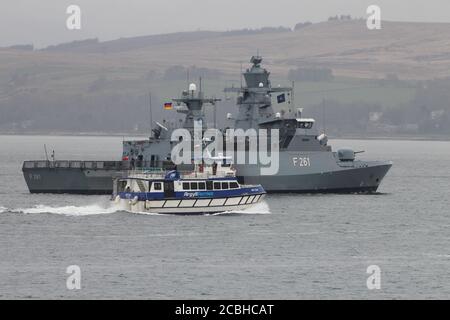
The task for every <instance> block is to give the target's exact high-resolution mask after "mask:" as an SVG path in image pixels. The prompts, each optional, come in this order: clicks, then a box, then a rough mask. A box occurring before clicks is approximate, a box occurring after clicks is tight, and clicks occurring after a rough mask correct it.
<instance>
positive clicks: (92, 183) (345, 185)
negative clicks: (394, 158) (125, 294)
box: [23, 162, 392, 195]
mask: <svg viewBox="0 0 450 320" xmlns="http://www.w3.org/2000/svg"><path fill="white" fill-rule="evenodd" d="M391 166H392V164H390V163H388V162H385V163H384V162H374V163H369V164H367V163H366V166H365V167H359V168H358V167H344V168H339V169H337V170H333V171H326V172H304V173H302V172H293V171H287V172H286V170H280V172H279V174H277V175H270V176H263V175H257V174H255V172H256V171H259V167H256V166H255V167H252V166H251V165H247V166H245V167H242V166H241V167H239V166H238V168H237V172H238V180H239V181H240V182H241V183H243V184H261V185H262V186H263V187H264V189H265V190H266V192H268V193H367V192H376V191H377V189H378V186H379V185H380V183H381V181H382V180H383V178H384V176H385V175H386V173H387V172H388V171H389V169H390V168H391ZM124 173H125V171H123V170H105V169H85V168H49V167H44V168H23V174H24V178H25V181H26V183H27V186H28V189H29V191H30V192H31V193H68V194H91V195H95V194H112V192H113V179H114V178H117V177H122V176H123V174H124Z"/></svg>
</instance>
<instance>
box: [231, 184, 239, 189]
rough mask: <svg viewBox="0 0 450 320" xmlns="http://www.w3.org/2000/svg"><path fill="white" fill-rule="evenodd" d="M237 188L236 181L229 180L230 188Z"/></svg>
mask: <svg viewBox="0 0 450 320" xmlns="http://www.w3.org/2000/svg"><path fill="white" fill-rule="evenodd" d="M237 188H239V186H238V184H237V182H230V189H237Z"/></svg>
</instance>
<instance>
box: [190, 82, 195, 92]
mask: <svg viewBox="0 0 450 320" xmlns="http://www.w3.org/2000/svg"><path fill="white" fill-rule="evenodd" d="M189 91H197V85H196V84H195V83H191V84H190V85H189Z"/></svg>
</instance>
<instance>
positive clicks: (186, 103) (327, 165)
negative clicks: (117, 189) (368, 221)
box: [22, 56, 392, 194]
mask: <svg viewBox="0 0 450 320" xmlns="http://www.w3.org/2000/svg"><path fill="white" fill-rule="evenodd" d="M250 62H251V66H250V68H249V69H247V70H246V71H245V72H244V73H243V77H244V79H245V85H241V87H239V88H227V89H225V92H234V93H237V95H238V96H237V106H238V112H237V114H236V116H233V115H232V114H229V119H230V120H232V121H234V124H233V127H234V128H241V129H243V130H248V129H251V128H253V129H278V130H279V170H278V172H277V173H276V174H273V175H261V166H260V165H259V164H236V170H237V177H238V179H239V181H240V182H241V183H245V184H261V185H262V186H263V187H264V189H265V190H266V191H267V192H272V193H274V192H295V193H317V192H319V193H348V192H375V191H376V190H377V189H378V187H379V185H380V183H381V181H382V179H383V178H384V176H385V175H386V173H387V172H388V171H389V169H390V168H391V166H392V163H391V162H389V161H363V160H358V159H357V158H356V156H357V153H358V152H355V151H353V150H351V149H341V150H337V151H333V150H332V148H331V146H329V145H328V138H327V136H326V135H325V133H320V132H319V131H318V129H317V128H316V123H315V121H314V119H309V118H303V115H302V113H303V112H302V109H301V108H296V107H295V106H294V99H293V95H294V91H293V88H292V87H272V85H271V82H270V79H269V76H270V72H268V71H267V70H266V69H264V68H263V67H262V66H261V64H262V57H260V56H253V57H252V58H251V61H250ZM200 88H201V86H200ZM173 101H174V102H175V103H176V104H177V106H176V107H175V110H176V111H177V112H179V113H183V114H185V120H184V123H183V127H184V128H185V129H188V130H189V131H192V130H193V128H194V122H196V121H197V122H198V121H200V122H203V123H206V121H204V120H205V114H204V105H205V104H213V105H214V106H215V104H216V102H217V101H218V99H213V98H205V97H204V94H203V92H202V91H201V89H200V90H199V91H197V90H196V87H195V85H193V86H190V88H189V89H188V90H185V91H183V93H182V95H181V97H180V98H177V99H173ZM173 129H174V128H169V127H168V125H167V124H166V123H159V122H156V127H155V129H152V136H151V137H150V138H148V139H145V140H130V141H123V154H122V159H121V160H119V161H73V160H58V161H57V160H54V159H52V160H46V161H25V162H24V164H23V167H22V170H23V174H24V177H25V180H26V183H27V185H28V188H29V190H30V192H32V193H82V194H111V193H112V189H113V182H112V181H113V179H115V178H118V177H123V176H124V175H126V172H128V170H130V169H133V168H135V167H140V168H161V167H162V168H167V169H170V168H173V163H172V161H171V158H170V154H171V150H172V147H173V146H174V144H176V143H178V141H172V140H171V131H172V130H173Z"/></svg>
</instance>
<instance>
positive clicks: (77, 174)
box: [22, 161, 125, 195]
mask: <svg viewBox="0 0 450 320" xmlns="http://www.w3.org/2000/svg"><path fill="white" fill-rule="evenodd" d="M64 162H66V161H64ZM57 163H58V162H57ZM67 163H68V165H67V167H58V166H55V163H52V162H50V161H26V162H25V163H24V165H23V168H22V171H23V176H24V178H25V182H26V184H27V186H28V189H29V191H30V193H68V194H88V195H94V194H112V190H113V179H114V178H118V177H122V175H123V173H124V172H125V171H124V170H122V169H120V168H118V167H117V168H108V167H105V166H100V165H98V166H95V168H94V166H92V167H90V168H86V167H85V166H84V165H83V164H84V162H78V161H76V162H75V163H77V165H76V167H71V163H72V162H71V161H67ZM95 163H96V164H97V163H102V164H104V163H106V162H100V161H99V162H95ZM117 165H118V166H120V163H119V162H117Z"/></svg>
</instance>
